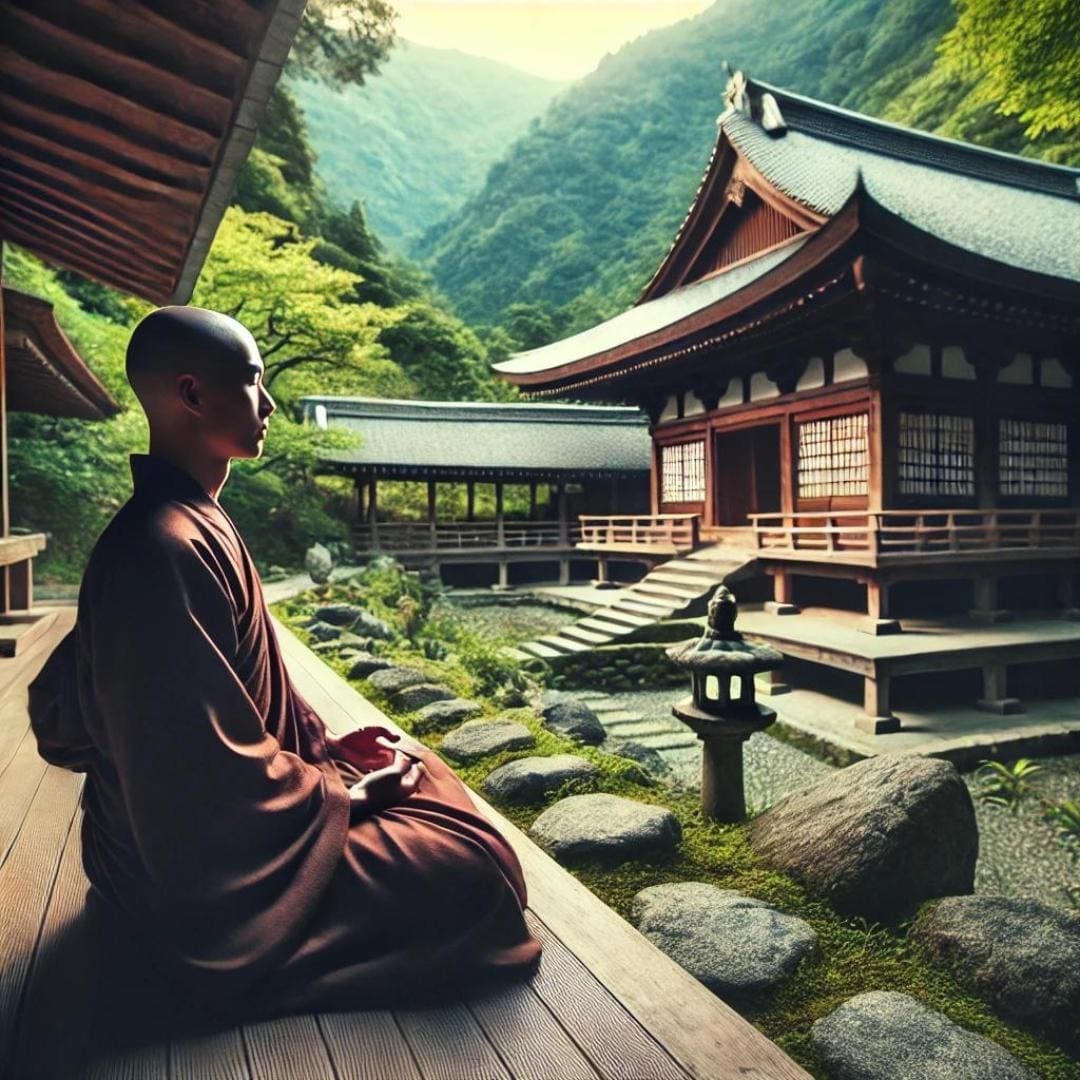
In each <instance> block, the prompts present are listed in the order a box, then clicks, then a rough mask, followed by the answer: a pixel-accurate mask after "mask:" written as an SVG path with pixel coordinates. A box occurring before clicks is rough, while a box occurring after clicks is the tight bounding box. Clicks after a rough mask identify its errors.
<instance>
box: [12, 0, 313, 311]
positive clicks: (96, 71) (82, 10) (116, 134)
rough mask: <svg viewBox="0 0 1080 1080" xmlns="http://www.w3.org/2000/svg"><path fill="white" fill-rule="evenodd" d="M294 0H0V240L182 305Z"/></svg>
mask: <svg viewBox="0 0 1080 1080" xmlns="http://www.w3.org/2000/svg"><path fill="white" fill-rule="evenodd" d="M303 9H304V0H218V2H216V3H213V4H206V3H181V2H179V0H154V2H153V3H142V4H130V3H120V2H117V0H0V27H2V32H0V140H2V142H3V146H4V150H3V155H2V158H0V239H2V240H9V241H11V242H12V243H14V244H18V245H20V246H22V247H25V248H27V249H28V250H30V251H32V252H34V253H35V254H37V255H40V256H41V257H42V258H44V259H46V260H48V261H49V262H51V263H54V264H56V265H59V266H63V267H66V268H68V269H71V270H74V271H76V272H78V273H80V274H83V275H85V276H87V277H90V278H93V279H94V280H96V281H100V282H103V283H104V284H106V285H111V286H114V287H116V288H119V289H122V290H124V291H126V292H130V293H133V294H135V295H137V296H141V297H143V298H145V299H147V300H151V301H153V302H155V303H186V302H187V301H188V299H189V298H190V296H191V292H192V289H193V288H194V285H195V280H196V278H197V277H198V274H199V271H200V269H201V267H202V264H203V261H204V259H205V258H206V255H207V252H208V251H209V248H210V244H211V241H212V240H213V237H214V234H215V232H216V231H217V227H218V224H219V222H220V220H221V216H222V214H223V213H224V211H225V207H226V205H227V203H228V199H229V195H230V192H231V190H232V187H233V183H234V181H235V179H236V174H237V171H238V169H239V168H240V166H241V165H242V164H243V162H244V159H245V158H246V157H247V154H248V151H249V150H250V148H251V144H252V142H253V140H254V137H255V130H256V127H257V126H258V122H259V119H260V117H261V116H262V113H263V110H264V108H265V106H266V102H267V100H268V99H269V96H270V93H271V91H272V90H273V87H274V83H275V82H276V81H277V78H278V76H279V74H280V72H281V68H282V65H283V64H284V62H285V58H286V56H287V55H288V52H289V48H290V47H291V44H292V40H293V37H294V36H295V34H296V31H297V29H298V27H299V20H300V17H301V15H302V13H303Z"/></svg>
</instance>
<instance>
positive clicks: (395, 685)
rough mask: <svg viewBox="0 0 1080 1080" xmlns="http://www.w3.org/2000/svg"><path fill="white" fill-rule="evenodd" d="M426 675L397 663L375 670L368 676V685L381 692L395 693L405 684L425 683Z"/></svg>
mask: <svg viewBox="0 0 1080 1080" xmlns="http://www.w3.org/2000/svg"><path fill="white" fill-rule="evenodd" d="M427 681H428V676H427V675H425V674H424V673H423V672H422V671H417V670H416V668H411V667H400V666H398V665H397V664H394V665H392V666H391V667H388V668H383V669H381V670H380V671H375V672H373V673H372V674H371V675H369V676H368V683H369V685H371V686H373V687H375V689H376V690H378V691H380V692H381V693H383V694H396V693H397V692H398V691H399V690H404V689H405V687H406V686H418V685H419V684H420V683H426V682H427Z"/></svg>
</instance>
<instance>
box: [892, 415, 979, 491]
mask: <svg viewBox="0 0 1080 1080" xmlns="http://www.w3.org/2000/svg"><path fill="white" fill-rule="evenodd" d="M898 468H899V481H900V494H901V495H960V496H963V495H974V494H975V421H974V420H973V419H972V418H971V417H970V416H937V415H932V414H930V413H901V414H900V458H899V465H898Z"/></svg>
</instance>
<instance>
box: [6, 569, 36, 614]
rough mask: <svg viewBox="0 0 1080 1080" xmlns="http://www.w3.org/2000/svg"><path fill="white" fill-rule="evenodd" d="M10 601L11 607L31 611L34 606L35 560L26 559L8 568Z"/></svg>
mask: <svg viewBox="0 0 1080 1080" xmlns="http://www.w3.org/2000/svg"><path fill="white" fill-rule="evenodd" d="M7 569H8V601H9V602H10V605H11V609H12V610H17V611H23V610H25V611H29V610H30V609H31V608H32V607H33V606H34V560H33V559H24V560H23V561H22V562H17V563H13V564H12V565H11V566H9V567H8V568H7Z"/></svg>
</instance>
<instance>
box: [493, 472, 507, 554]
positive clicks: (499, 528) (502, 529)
mask: <svg viewBox="0 0 1080 1080" xmlns="http://www.w3.org/2000/svg"><path fill="white" fill-rule="evenodd" d="M495 543H496V544H497V545H498V546H499V547H505V546H506V523H505V522H504V521H503V482H502V481H501V480H496V481H495Z"/></svg>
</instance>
